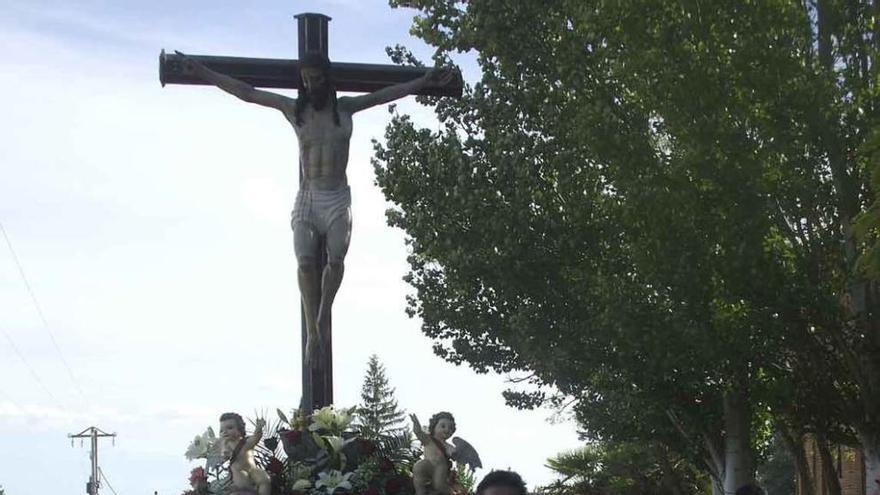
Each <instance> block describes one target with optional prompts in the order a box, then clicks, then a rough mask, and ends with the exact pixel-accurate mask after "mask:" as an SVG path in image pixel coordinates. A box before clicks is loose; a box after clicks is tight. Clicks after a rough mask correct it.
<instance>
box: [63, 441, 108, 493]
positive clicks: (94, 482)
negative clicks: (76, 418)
mask: <svg viewBox="0 0 880 495" xmlns="http://www.w3.org/2000/svg"><path fill="white" fill-rule="evenodd" d="M67 436H68V437H70V446H71V447H73V439H75V438H79V439H80V442H82V439H84V438H88V439H89V440H90V441H91V453H90V455H89V457H91V459H92V474H91V476H89V481H88V483H86V493H88V494H89V495H98V486H100V479H101V478H100V475H99V474H98V473H99V472H98V439H99V438H106V437H110V438H112V439H113V445H116V433H106V432H104V431H101V430H100V429H99V428H98V427H95V426H89V427H88V428H86V429H85V430H83V431H81V432H79V433H77V434H76V435H71V434H68V435H67Z"/></svg>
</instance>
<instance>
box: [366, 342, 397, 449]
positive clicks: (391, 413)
mask: <svg viewBox="0 0 880 495" xmlns="http://www.w3.org/2000/svg"><path fill="white" fill-rule="evenodd" d="M361 401H362V402H361V405H360V407H358V421H359V423H360V426H361V434H362V435H363V436H364V437H365V438H373V439H375V438H379V437H381V436H384V435H392V434H398V433H401V432H402V430H404V428H405V427H404V418H405V416H406V411H403V410H401V409H399V408H398V406H397V400H396V399H395V398H394V389H393V388H392V387H391V386H390V385H389V384H388V378H387V377H386V376H385V367H384V366H383V365H382V363H380V362H379V358H378V356H376V355H375V354H373V355H372V356H370V360H369V362H368V364H367V373H366V375H365V376H364V384H363V386H362V388H361Z"/></svg>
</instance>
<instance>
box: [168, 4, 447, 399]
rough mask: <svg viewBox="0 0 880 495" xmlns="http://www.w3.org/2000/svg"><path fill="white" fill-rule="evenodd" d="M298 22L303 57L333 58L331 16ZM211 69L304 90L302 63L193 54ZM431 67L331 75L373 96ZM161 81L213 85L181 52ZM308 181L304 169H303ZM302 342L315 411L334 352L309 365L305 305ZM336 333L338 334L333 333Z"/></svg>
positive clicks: (340, 86)
mask: <svg viewBox="0 0 880 495" xmlns="http://www.w3.org/2000/svg"><path fill="white" fill-rule="evenodd" d="M295 17H296V20H297V33H298V53H299V57H300V58H302V57H303V56H304V55H305V54H306V53H308V52H319V53H322V54H323V55H325V56H327V54H328V50H327V42H328V36H327V25H328V23H329V22H330V18H329V17H327V16H325V15H323V14H312V13H305V14H299V15H297V16H295ZM188 56H189V57H191V58H193V59H196V60H198V61H200V62H202V63H203V64H205V65H206V66H207V67H208V68H210V69H213V70H214V71H216V72H220V73H223V74H226V75H229V76H231V77H234V78H236V79H240V80H242V81H244V82H246V83H248V84H250V85H252V86H255V87H265V88H286V89H300V87H301V84H302V81H301V79H300V76H299V61H298V60H287V59H268V58H245V57H222V56H209V55H188ZM428 70H429V69H428V68H425V67H401V66H396V65H374V64H357V63H338V62H334V63H333V64H332V66H331V69H330V72H331V76H332V78H333V81H334V85H335V86H336V89H337V91H353V92H373V91H376V90H378V89H382V88H385V87H388V86H392V85H394V84H398V83H401V82H406V81H411V80H413V79H417V78H419V77H422V76H423V75H425V74H426V73H427V72H428ZM159 81H160V82H161V83H162V85H163V86H164V85H165V84H199V85H205V84H209V83H207V82H205V81H202V80H201V79H198V78H195V77H192V76H187V75H184V74H183V61H182V60H181V57H180V56H179V55H176V54H168V53H165V51H164V50H162V52H161V53H160V55H159ZM463 87H464V81H463V79H462V77H461V73H459V72H458V71H456V77H455V78H454V79H453V80H452V81H451V82H450V83H449V84H447V85H445V86H443V87H439V88H438V87H433V88H426V89H424V90H422V91H419V92H418V93H417V94H419V95H425V96H454V97H461V94H462V90H463ZM300 181H302V170H300ZM321 251H322V252H323V253H324V259H322V260H321V266H320V267H319V270H320V271H321V272H323V268H324V266H325V265H326V262H327V260H326V250H325V249H324V247H323V246H322V247H321ZM300 315H301V317H302V324H301V342H302V349H303V351H302V352H303V355H302V361H301V362H302V399H301V401H300V408H302V409H303V410H305V411H306V412H311V411H312V410H313V409H315V408H320V407H324V406H328V405H331V404H333V350H332V339H331V335H326V336H323V348H322V349H320V351H319V352H318V353H317V354H318V356H315V357H313V363H317V364H316V365H315V364H313V366H312V367H311V368H310V367H308V366H306V364H305V347H306V334H307V332H306V326H305V317H304V312H303V309H302V304H300ZM331 333H332V332H331Z"/></svg>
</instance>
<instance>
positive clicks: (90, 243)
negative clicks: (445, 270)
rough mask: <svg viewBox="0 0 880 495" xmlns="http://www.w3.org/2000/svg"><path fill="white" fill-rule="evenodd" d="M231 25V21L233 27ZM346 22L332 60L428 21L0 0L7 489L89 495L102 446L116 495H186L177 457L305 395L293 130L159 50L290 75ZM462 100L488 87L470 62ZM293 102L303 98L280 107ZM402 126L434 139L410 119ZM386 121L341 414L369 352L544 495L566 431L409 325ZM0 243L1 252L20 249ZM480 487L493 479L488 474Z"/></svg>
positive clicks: (282, 10)
mask: <svg viewBox="0 0 880 495" xmlns="http://www.w3.org/2000/svg"><path fill="white" fill-rule="evenodd" d="M231 4H234V5H235V7H232V6H230V5H231ZM302 12H320V13H323V14H326V15H329V16H330V17H332V19H333V20H332V21H331V23H330V42H329V44H330V58H331V59H332V60H336V61H345V62H363V63H390V61H389V60H388V58H387V56H386V55H385V50H384V49H385V47H386V46H389V45H394V44H397V43H401V44H404V45H406V46H407V47H409V48H410V49H412V50H413V51H414V52H415V53H416V54H417V55H419V56H420V57H422V58H423V59H425V60H427V59H428V58H429V54H430V51H429V49H428V48H427V47H426V46H424V45H423V44H422V43H421V42H420V41H419V40H417V39H415V38H413V37H412V36H410V35H409V34H408V31H409V26H410V23H411V19H412V16H413V14H414V11H411V10H406V9H399V10H394V9H391V8H390V7H389V6H388V5H387V2H385V1H383V0H324V1H284V2H282V1H274V0H273V1H261V2H234V3H233V2H208V1H206V0H198V1H190V2H172V1H151V2H118V1H36V0H5V1H4V8H3V9H0V46H2V47H3V48H4V49H3V56H2V57H0V103H2V113H3V117H2V118H0V225H2V227H3V234H5V235H0V486H2V487H3V488H4V489H5V490H6V494H7V495H38V494H39V495H42V494H45V493H58V494H61V493H64V494H75V493H84V491H85V482H86V481H87V479H88V475H89V453H88V443H86V444H85V445H84V446H80V444H79V442H75V443H74V445H73V446H72V445H71V441H70V439H69V438H68V434H71V433H79V432H80V431H82V430H84V429H85V428H87V427H89V426H92V425H94V426H97V427H99V428H101V429H102V430H104V431H107V432H115V433H116V434H117V437H116V439H115V444H114V442H111V441H110V440H109V439H108V440H102V441H101V442H100V445H99V463H100V465H101V467H102V470H103V472H104V474H105V476H106V478H107V480H108V481H109V485H110V486H108V485H106V484H105V485H104V487H103V490H102V492H101V493H112V492H111V490H110V487H111V486H112V489H113V491H115V492H116V493H117V494H119V495H136V494H153V493H154V492H158V493H159V494H160V495H169V494H173V495H177V494H179V493H180V492H181V491H182V490H183V489H185V488H186V487H187V481H186V479H187V476H188V473H189V470H190V469H191V468H192V467H194V466H195V465H196V464H194V463H190V462H189V461H187V460H186V459H185V458H184V456H183V453H184V451H185V450H186V447H187V445H188V443H189V441H190V440H191V439H192V437H193V436H195V435H196V434H199V433H201V432H203V431H204V430H205V428H206V427H207V426H214V427H215V429H216V427H217V418H218V417H219V415H220V413H222V412H226V411H238V412H240V413H242V414H244V415H245V416H251V417H253V416H254V414H255V413H257V412H261V411H273V410H274V409H275V408H276V407H279V408H282V409H290V408H292V407H294V406H296V405H297V403H298V401H299V396H300V390H299V388H300V373H299V356H300V345H299V342H300V340H299V339H300V337H299V328H300V322H299V303H298V298H299V293H298V289H297V285H296V264H295V258H294V256H293V244H292V234H291V231H290V224H289V222H290V209H291V208H292V204H293V197H294V194H295V191H296V184H297V170H296V161H297V142H296V137H295V135H294V133H293V130H292V129H291V128H290V126H289V124H288V123H287V122H286V121H285V120H284V117H283V116H282V115H281V114H280V113H278V112H276V111H274V110H271V109H266V108H262V107H258V106H255V105H247V104H245V103H243V102H240V101H238V100H237V99H235V98H234V97H232V96H229V95H226V94H224V93H222V92H221V91H220V90H218V89H216V88H211V87H206V86H175V85H169V86H166V87H164V88H163V87H161V85H160V84H159V81H158V55H159V52H160V50H161V49H163V48H164V49H165V50H166V51H172V50H181V51H183V52H186V53H192V54H203V55H229V56H251V57H267V58H294V57H295V56H296V24H295V22H294V19H293V15H294V14H298V13H302ZM456 61H457V62H459V63H460V64H461V67H462V70H463V73H464V76H465V79H466V81H470V82H473V81H475V80H476V79H477V78H478V77H479V73H478V70H477V68H476V66H475V64H474V62H473V57H470V58H469V57H468V55H466V54H465V55H462V56H461V59H460V60H456ZM288 94H289V95H290V96H293V95H294V93H288ZM398 109H399V110H400V111H402V112H405V113H408V114H411V115H412V116H413V119H414V120H415V121H416V122H417V123H420V124H422V125H425V126H429V127H432V126H433V127H436V125H437V124H436V121H434V120H433V117H432V114H431V112H430V111H429V110H428V109H425V108H423V107H421V106H419V105H418V104H416V103H415V101H414V100H413V99H412V98H408V99H406V100H402V101H401V102H399V104H398ZM389 119H390V115H389V113H388V111H387V107H377V108H373V109H371V110H368V111H365V112H363V113H361V114H358V115H356V116H355V121H354V126H355V127H354V135H353V137H352V142H351V155H350V160H349V169H348V174H349V182H350V184H351V188H352V195H353V205H352V210H353V216H354V229H353V235H352V242H351V247H350V249H349V253H348V256H347V258H346V274H345V279H344V281H343V285H342V288H341V290H340V292H339V294H338V296H337V299H336V302H335V304H334V314H333V319H334V322H333V333H334V337H333V340H334V368H335V376H334V381H335V400H336V404H337V405H339V406H353V405H356V404H357V403H358V402H359V400H360V397H359V392H360V386H361V383H362V380H363V375H364V371H365V369H366V365H367V360H368V358H369V356H370V355H371V354H373V353H375V354H377V355H378V356H379V358H380V360H381V361H382V363H383V364H384V365H385V367H386V369H387V376H388V378H389V380H390V382H391V385H392V386H393V387H395V389H396V392H395V395H396V398H397V399H398V401H399V403H400V405H401V407H403V408H405V409H406V410H407V411H408V412H412V413H416V414H417V415H419V417H420V418H421V419H422V422H423V423H426V422H427V419H428V417H429V416H430V415H431V414H433V413H434V412H437V411H439V410H449V411H451V412H452V413H453V414H455V416H456V420H457V424H458V432H457V434H458V435H460V436H461V437H462V438H465V439H467V440H468V441H469V442H470V443H472V444H473V445H474V446H475V447H476V449H477V450H478V451H479V452H480V454H481V457H482V459H483V464H484V465H485V466H486V468H497V469H505V468H513V469H515V470H517V471H519V472H520V473H521V474H522V475H523V477H524V478H525V479H526V481H527V482H528V484H529V485H530V486H535V485H537V484H542V483H547V482H549V481H551V480H552V479H553V478H554V477H553V474H552V473H551V472H550V471H549V470H548V469H547V468H546V467H545V466H544V463H545V461H546V459H547V458H548V457H550V456H553V455H554V454H556V453H558V452H560V451H564V450H567V449H571V448H575V447H577V446H578V445H579V442H578V439H577V433H576V427H575V425H574V424H573V423H572V422H570V421H567V420H560V419H558V418H557V419H556V421H552V422H551V421H548V419H550V418H551V417H552V411H548V410H538V411H517V410H515V409H512V408H509V407H507V406H505V405H504V401H503V399H502V397H501V392H502V391H503V390H504V389H505V388H507V387H508V385H509V384H508V383H506V379H507V378H509V377H505V376H499V375H494V374H488V375H478V374H475V373H474V372H473V371H471V370H470V369H469V368H467V367H465V366H462V367H456V366H454V365H452V364H450V363H446V362H445V361H443V360H441V359H440V358H438V357H436V356H434V354H433V353H432V351H431V341H430V340H429V339H428V338H427V337H425V336H424V335H423V334H422V333H421V331H420V322H419V321H418V320H417V319H410V318H408V317H407V316H406V315H405V313H404V308H405V304H406V303H405V296H406V295H407V294H408V293H410V291H411V290H410V288H409V287H408V286H407V284H405V283H404V282H403V281H402V277H403V276H404V275H405V274H406V271H407V264H406V255H407V248H406V246H405V244H404V237H403V233H402V232H401V231H399V230H395V229H392V228H391V227H388V226H387V225H386V224H385V215H384V212H385V210H386V209H387V208H388V207H389V204H387V203H386V201H385V199H384V197H383V195H382V193H381V191H380V190H379V189H378V187H376V185H375V184H374V180H375V178H374V173H373V170H372V166H371V165H370V157H371V155H372V145H371V139H380V140H381V139H382V137H383V133H384V128H385V126H386V124H387V123H388V121H389ZM7 239H8V242H7ZM485 472H486V471H480V472H478V473H477V474H478V476H480V475H482V474H485Z"/></svg>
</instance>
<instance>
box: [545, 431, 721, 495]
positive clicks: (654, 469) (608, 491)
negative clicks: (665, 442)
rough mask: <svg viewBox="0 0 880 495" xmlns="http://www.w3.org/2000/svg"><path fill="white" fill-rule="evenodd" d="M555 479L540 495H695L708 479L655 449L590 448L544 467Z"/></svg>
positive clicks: (628, 446)
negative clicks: (556, 477) (552, 472)
mask: <svg viewBox="0 0 880 495" xmlns="http://www.w3.org/2000/svg"><path fill="white" fill-rule="evenodd" d="M547 467H549V468H550V469H552V470H553V471H554V472H556V473H557V474H558V475H559V476H560V478H559V479H558V480H557V481H555V482H554V483H552V484H550V485H548V486H546V487H542V488H541V489H540V492H541V493H543V494H545V495H575V494H577V495H672V494H676V495H691V494H693V495H696V494H706V493H710V492H711V489H710V484H709V479H708V478H707V477H706V476H705V475H701V474H700V473H699V471H698V470H697V469H696V468H695V467H694V466H693V465H690V464H689V463H688V462H687V461H685V460H684V459H681V458H678V457H676V456H675V454H673V453H671V452H670V451H668V449H665V448H664V447H662V446H660V445H657V444H641V443H640V444H632V443H625V444H607V443H596V444H591V445H587V446H585V447H582V448H581V449H579V450H575V451H571V452H567V453H563V454H560V455H558V456H556V457H555V458H553V459H550V460H548V461H547Z"/></svg>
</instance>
